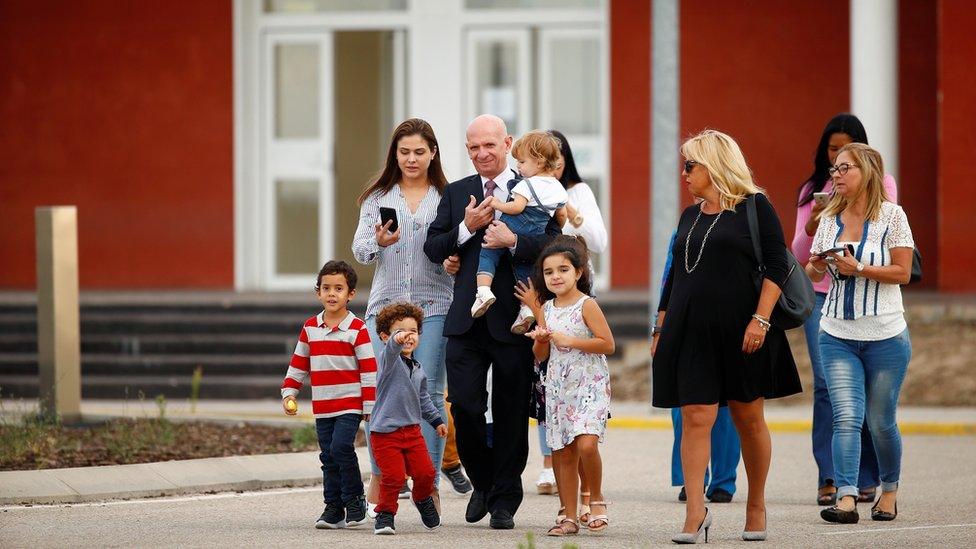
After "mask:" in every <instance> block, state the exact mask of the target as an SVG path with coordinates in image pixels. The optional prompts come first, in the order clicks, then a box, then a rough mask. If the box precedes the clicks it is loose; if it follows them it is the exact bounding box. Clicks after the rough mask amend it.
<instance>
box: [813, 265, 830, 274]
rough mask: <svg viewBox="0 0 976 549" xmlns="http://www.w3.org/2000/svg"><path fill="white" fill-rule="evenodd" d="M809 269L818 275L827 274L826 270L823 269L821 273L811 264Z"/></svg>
mask: <svg viewBox="0 0 976 549" xmlns="http://www.w3.org/2000/svg"><path fill="white" fill-rule="evenodd" d="M810 268H811V269H813V270H814V271H816V272H817V273H818V274H824V273H826V272H827V269H824V270H822V271H821V270H820V269H818V268H816V267H814V266H813V263H811V264H810Z"/></svg>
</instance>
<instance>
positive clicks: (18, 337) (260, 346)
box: [0, 334, 298, 356]
mask: <svg viewBox="0 0 976 549" xmlns="http://www.w3.org/2000/svg"><path fill="white" fill-rule="evenodd" d="M297 339H298V338H297V337H296V334H289V335H258V334H255V335H234V334H221V335H220V336H218V337H214V336H213V335H201V334H180V335H176V334H171V335H110V334H106V335H93V336H92V335H85V334H82V337H81V353H82V355H87V354H99V353H101V354H106V353H113V354H118V355H131V356H138V355H152V354H169V353H173V354H220V355H250V354H273V353H289V354H290V353H291V352H292V351H294V349H295V342H296V341H297ZM36 352H37V337H36V335H28V334H4V335H0V355H4V354H9V353H36Z"/></svg>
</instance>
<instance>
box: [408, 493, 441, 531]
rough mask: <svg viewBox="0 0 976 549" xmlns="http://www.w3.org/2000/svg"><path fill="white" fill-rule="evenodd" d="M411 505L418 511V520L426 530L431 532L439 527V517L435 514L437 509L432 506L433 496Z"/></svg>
mask: <svg viewBox="0 0 976 549" xmlns="http://www.w3.org/2000/svg"><path fill="white" fill-rule="evenodd" d="M413 504H414V505H416V506H417V510H418V511H420V520H421V521H422V522H423V523H424V526H425V527H426V528H427V529H428V530H433V529H434V528H437V527H438V526H440V525H441V516H440V515H439V514H437V507H436V506H434V497H433V496H427V499H424V500H420V501H415V502H413Z"/></svg>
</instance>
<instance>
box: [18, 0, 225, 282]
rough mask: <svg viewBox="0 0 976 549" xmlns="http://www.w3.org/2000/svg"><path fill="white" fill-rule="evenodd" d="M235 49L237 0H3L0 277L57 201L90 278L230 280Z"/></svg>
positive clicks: (23, 275)
mask: <svg viewBox="0 0 976 549" xmlns="http://www.w3.org/2000/svg"><path fill="white" fill-rule="evenodd" d="M232 52H233V45H232V8H231V3H230V2H229V1H226V0H225V1H207V2H179V3H173V2H167V1H164V0H140V1H139V2H114V1H109V0H86V1H85V2H74V1H67V0H57V1H54V0H52V1H47V2H35V1H30V0H6V1H4V2H0V59H2V62H0V119H2V120H3V123H2V124H0V225H2V227H3V230H0V263H2V265H3V268H2V269H0V288H22V289H31V288H33V287H34V285H35V274H34V271H35V248H34V208H35V207H36V206H40V205H59V204H76V205H77V206H78V230H79V255H80V263H81V265H80V268H81V274H80V276H81V287H82V288H181V287H226V288H230V287H232V286H233V283H234V267H233V243H234V237H233V73H232V66H233V63H232V61H233V55H232Z"/></svg>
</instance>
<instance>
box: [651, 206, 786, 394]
mask: <svg viewBox="0 0 976 549" xmlns="http://www.w3.org/2000/svg"><path fill="white" fill-rule="evenodd" d="M756 210H757V213H758V218H759V236H760V240H761V242H760V244H761V246H762V252H763V258H764V259H765V263H766V278H768V279H769V280H771V281H772V282H774V283H776V284H777V285H782V283H783V280H784V279H785V278H786V273H787V269H788V265H789V264H788V263H787V255H786V254H787V253H788V252H787V251H786V244H785V242H784V239H783V228H782V226H781V225H780V222H779V218H778V217H777V216H776V211H775V210H773V207H772V205H771V204H770V203H769V200H768V199H767V198H766V196H765V195H762V194H759V195H757V196H756ZM699 211H700V209H699V206H698V205H697V204H696V205H694V206H690V207H689V208H687V209H686V210H685V211H684V212H683V213H682V214H681V219H680V221H679V222H678V231H677V237H676V238H675V240H674V244H673V246H672V249H671V253H672V261H671V270H670V272H669V273H668V278H667V281H666V282H665V285H664V290H663V292H662V296H661V305H660V307H659V310H661V311H666V315H665V317H664V324H663V326H662V331H661V335H660V336H659V337H660V340H659V341H658V343H657V351H656V352H655V355H654V359H653V362H652V368H653V383H654V384H653V404H654V406H657V407H660V408H674V407H677V406H684V405H687V404H716V403H718V404H720V405H725V404H726V403H727V402H728V401H729V400H735V401H740V402H751V401H753V400H755V399H757V398H778V397H784V396H788V395H792V394H796V393H799V392H801V391H802V390H803V389H802V387H801V385H800V378H799V375H798V374H797V371H796V363H795V362H794V361H793V354H792V352H791V351H790V346H789V343H788V342H787V340H786V333H785V332H783V330H779V329H776V328H771V329H770V330H769V332H768V333H767V334H766V339H765V342H764V343H763V346H762V347H761V348H760V349H759V350H758V351H756V352H755V353H753V354H746V353H744V352H742V339H743V337H744V336H745V331H746V326H747V325H748V324H749V321H751V320H752V315H753V314H754V313H755V312H756V305H757V303H758V302H759V292H758V291H757V289H756V283H755V278H754V276H755V273H756V271H757V269H758V267H757V265H758V264H757V261H756V257H755V253H754V252H753V248H752V241H751V239H750V236H749V222H748V219H747V217H746V202H745V201H742V202H740V203H739V204H738V205H737V206H736V208H735V212H732V211H725V212H723V213H722V214H721V218H719V220H718V222H717V223H716V224H715V226H714V228H713V229H712V231H711V233H710V234H709V235H708V239H707V241H706V242H705V249H704V251H703V253H702V256H701V262H700V263H699V264H698V266H697V267H695V268H694V270H693V271H692V272H691V273H688V272H687V270H686V268H685V265H686V262H685V261H686V259H685V242H686V239H687V238H688V231H689V230H691V226H692V223H693V222H694V221H695V217H696V216H697V215H698V212H699ZM717 215H719V214H712V215H709V214H704V213H703V214H702V215H701V219H699V220H698V224H697V225H695V228H694V231H693V232H692V235H691V240H690V246H689V247H690V249H689V250H688V258H687V265H689V266H692V267H694V265H695V260H696V258H697V257H698V251H699V249H701V246H702V240H703V238H704V236H705V232H706V231H707V230H708V227H709V226H710V225H711V224H712V222H713V221H715V217H716V216H717ZM794 274H796V273H794ZM800 274H805V273H800Z"/></svg>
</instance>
